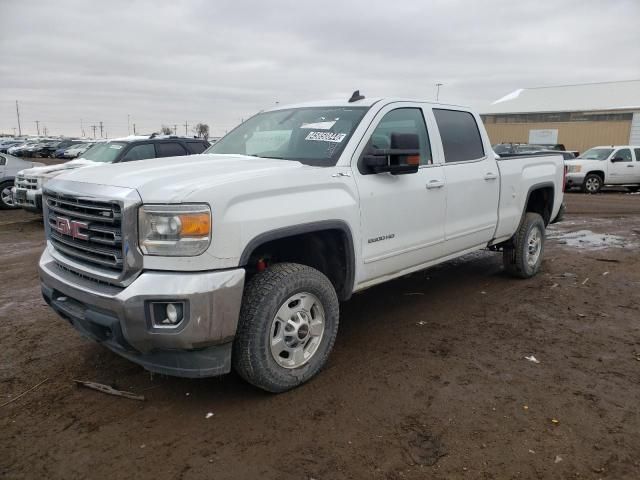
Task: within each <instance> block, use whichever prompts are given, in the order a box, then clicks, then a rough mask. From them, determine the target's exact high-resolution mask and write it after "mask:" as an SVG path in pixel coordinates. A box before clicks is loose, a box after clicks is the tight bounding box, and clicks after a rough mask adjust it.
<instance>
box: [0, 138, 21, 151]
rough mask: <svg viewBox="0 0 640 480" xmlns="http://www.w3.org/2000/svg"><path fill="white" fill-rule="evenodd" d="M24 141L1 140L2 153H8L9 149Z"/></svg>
mask: <svg viewBox="0 0 640 480" xmlns="http://www.w3.org/2000/svg"><path fill="white" fill-rule="evenodd" d="M21 143H23V141H22V140H15V139H14V140H3V141H2V142H0V153H7V150H8V149H9V148H11V147H15V146H16V145H19V144H21Z"/></svg>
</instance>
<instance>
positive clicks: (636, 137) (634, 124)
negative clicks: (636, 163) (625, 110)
mask: <svg viewBox="0 0 640 480" xmlns="http://www.w3.org/2000/svg"><path fill="white" fill-rule="evenodd" d="M629 145H640V112H636V113H634V114H633V120H632V121H631V135H629Z"/></svg>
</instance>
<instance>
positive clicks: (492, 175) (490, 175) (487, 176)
mask: <svg viewBox="0 0 640 480" xmlns="http://www.w3.org/2000/svg"><path fill="white" fill-rule="evenodd" d="M496 178H498V175H496V174H495V173H493V172H487V173H485V174H484V179H485V180H487V181H489V180H495V179H496Z"/></svg>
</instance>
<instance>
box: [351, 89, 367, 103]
mask: <svg viewBox="0 0 640 480" xmlns="http://www.w3.org/2000/svg"><path fill="white" fill-rule="evenodd" d="M358 100H364V95H360V90H356V91H355V92H353V93H352V94H351V98H350V99H349V103H353V102H357V101H358Z"/></svg>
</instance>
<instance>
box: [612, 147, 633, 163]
mask: <svg viewBox="0 0 640 480" xmlns="http://www.w3.org/2000/svg"><path fill="white" fill-rule="evenodd" d="M613 158H621V159H622V160H620V161H622V162H630V161H631V160H632V158H631V149H629V148H621V149H620V150H618V151H617V152H616V153H615V154H614V155H613Z"/></svg>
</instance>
